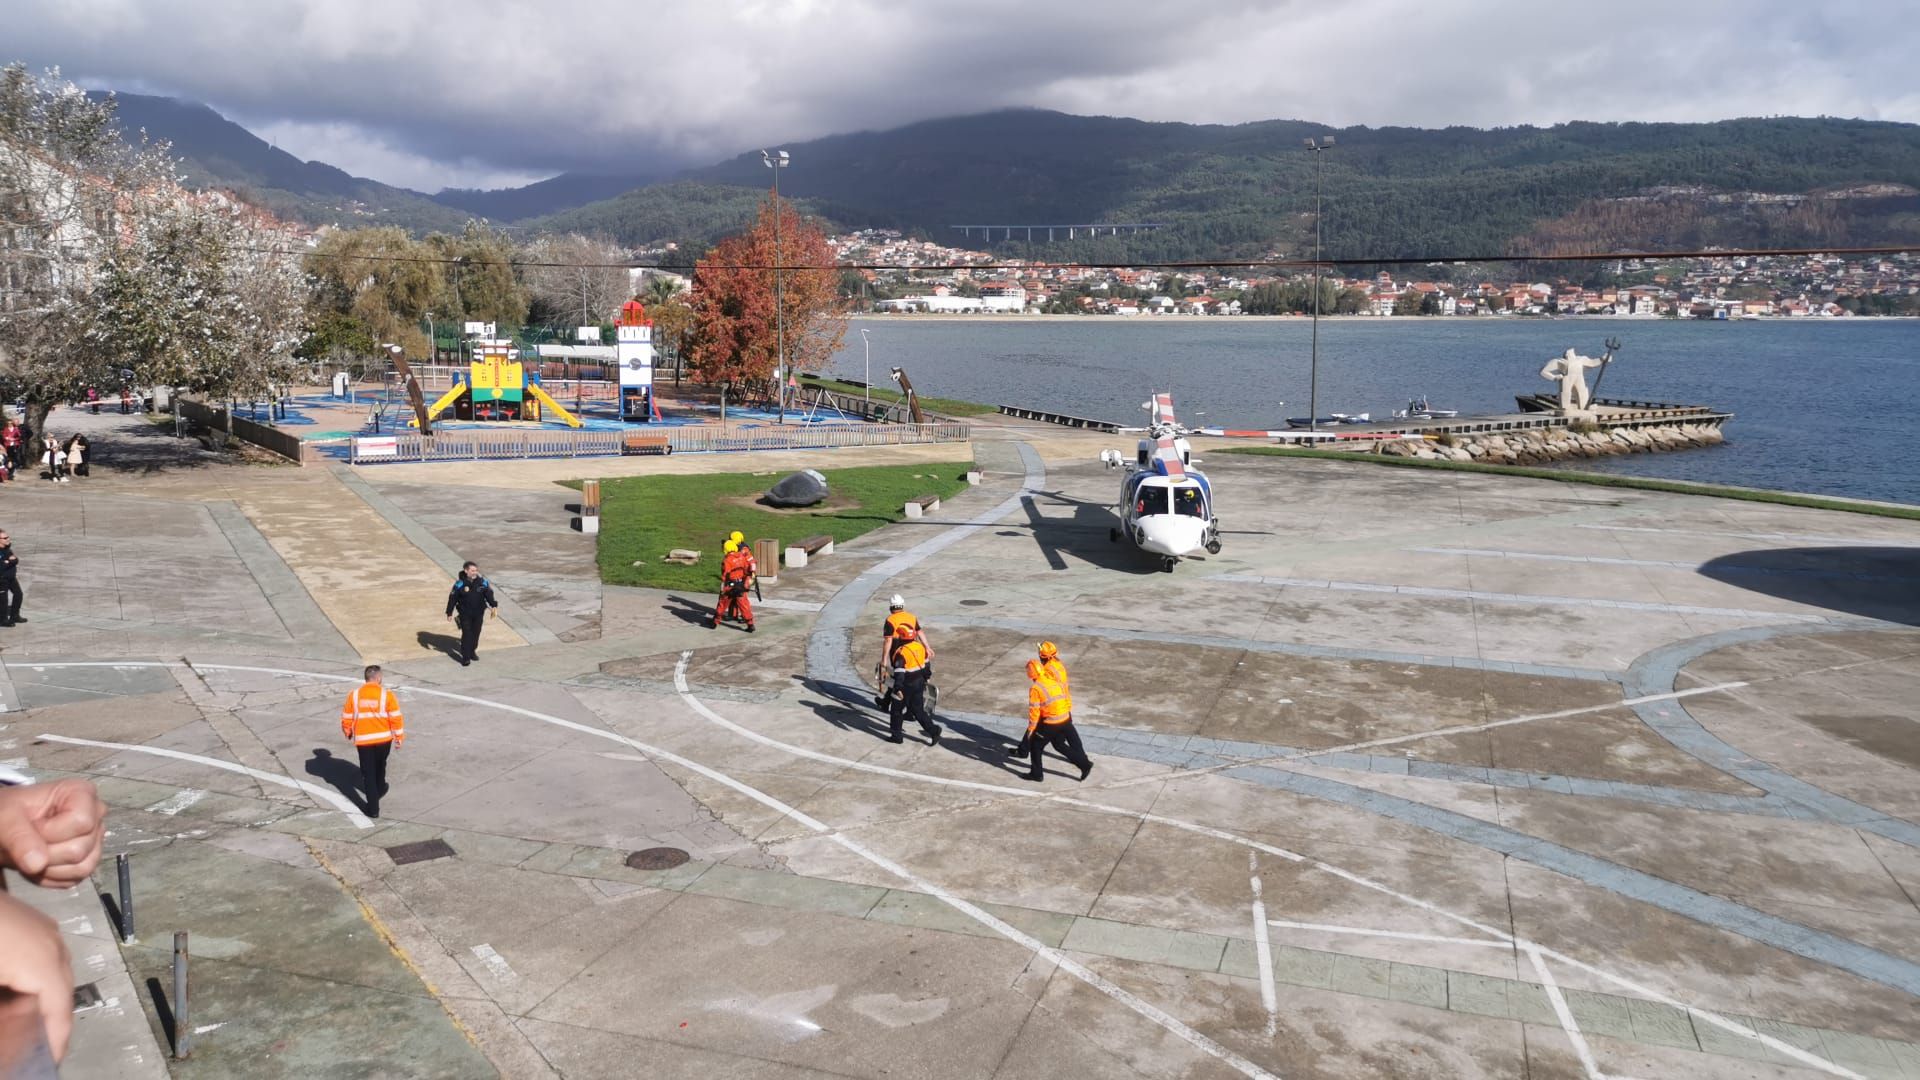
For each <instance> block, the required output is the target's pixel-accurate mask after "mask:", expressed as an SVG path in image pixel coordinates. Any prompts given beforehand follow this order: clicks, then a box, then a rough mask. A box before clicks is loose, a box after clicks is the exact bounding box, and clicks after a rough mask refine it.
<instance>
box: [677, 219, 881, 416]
mask: <svg viewBox="0 0 1920 1080" xmlns="http://www.w3.org/2000/svg"><path fill="white" fill-rule="evenodd" d="M776 212H777V213H778V214H779V215H780V218H779V222H780V225H779V228H780V243H779V258H778V259H777V260H776V259H775V256H774V215H775V213H776ZM833 261H834V260H833V249H832V248H831V247H829V246H828V245H827V236H826V234H825V233H824V232H822V231H820V229H819V228H818V227H817V226H815V225H813V224H812V223H810V222H808V221H806V220H805V219H803V218H802V217H801V216H800V215H799V214H798V213H797V212H796V211H795V210H794V209H793V206H792V204H791V203H789V202H787V200H785V199H782V200H780V205H779V208H778V210H777V211H776V209H775V207H774V201H773V199H772V197H771V196H769V197H768V199H767V201H766V202H765V203H764V204H762V206H761V208H760V216H759V219H758V220H757V221H755V222H754V225H753V228H751V229H749V230H748V231H746V232H744V233H741V234H739V235H737V236H730V237H728V238H727V239H725V240H722V241H721V242H720V244H719V246H717V247H715V248H714V249H713V250H712V251H709V252H708V253H707V257H706V258H704V259H702V260H700V261H699V262H698V263H696V264H695V265H694V270H693V316H694V324H693V340H692V344H691V347H690V348H689V349H688V350H687V365H688V367H689V368H691V369H692V371H693V372H694V374H695V376H696V377H697V378H699V379H700V380H701V381H703V382H708V383H729V384H734V385H746V386H759V387H766V386H768V385H769V384H770V383H771V382H772V380H773V378H774V371H775V369H776V368H777V367H778V364H779V356H778V352H777V350H776V348H775V344H774V341H775V336H776V335H775V327H774V308H775V301H774V297H775V293H776V290H775V288H774V270H773V267H774V266H775V265H776V262H777V264H778V265H779V266H781V267H783V268H784V269H783V270H782V271H781V273H780V277H781V279H782V280H781V283H780V289H779V292H781V293H783V294H784V296H785V306H784V311H783V312H782V314H783V321H784V323H785V332H786V350H787V366H788V368H789V370H793V371H818V370H819V369H821V368H823V367H825V366H826V363H827V359H828V358H829V357H831V356H832V355H833V354H834V352H835V351H837V350H838V349H839V348H840V343H841V341H842V339H844V338H845V337H846V333H847V314H846V308H845V305H844V304H842V303H841V300H840V273H839V271H838V270H836V269H834V268H833Z"/></svg>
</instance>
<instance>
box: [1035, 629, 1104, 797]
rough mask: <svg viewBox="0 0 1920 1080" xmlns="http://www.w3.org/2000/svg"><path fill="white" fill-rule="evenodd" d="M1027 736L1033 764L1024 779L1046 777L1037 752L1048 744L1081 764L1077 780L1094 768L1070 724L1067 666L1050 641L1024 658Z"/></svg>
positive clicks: (1071, 697)
mask: <svg viewBox="0 0 1920 1080" xmlns="http://www.w3.org/2000/svg"><path fill="white" fill-rule="evenodd" d="M1027 679H1028V680H1029V682H1030V685H1029V686H1028V687H1027V737H1026V738H1025V739H1024V740H1022V742H1024V743H1025V744H1026V745H1027V746H1028V753H1029V755H1031V756H1030V759H1029V760H1030V761H1031V762H1032V766H1031V767H1030V768H1029V769H1028V770H1027V773H1026V776H1025V779H1027V780H1031V781H1033V782H1034V783H1036V784H1037V783H1039V782H1040V781H1041V780H1043V779H1045V778H1046V773H1045V771H1044V770H1042V769H1041V768H1040V751H1041V749H1042V748H1044V747H1045V746H1046V745H1047V744H1048V743H1052V744H1053V745H1054V749H1055V751H1056V752H1058V753H1059V755H1060V756H1061V757H1064V758H1066V759H1067V760H1068V761H1070V762H1072V763H1074V764H1075V765H1078V766H1079V767H1080V779H1082V780H1085V779H1086V778H1087V774H1088V773H1090V772H1092V771H1093V761H1092V759H1091V758H1088V757H1087V751H1086V749H1085V748H1084V747H1082V746H1081V745H1080V733H1079V732H1078V731H1075V730H1074V727H1073V695H1072V693H1070V692H1069V689H1068V686H1067V666H1066V665H1065V664H1063V663H1061V662H1060V650H1059V649H1058V648H1056V647H1055V646H1054V644H1053V642H1051V641H1043V642H1041V643H1040V657H1039V659H1037V660H1029V661H1027Z"/></svg>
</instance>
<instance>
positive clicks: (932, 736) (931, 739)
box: [927, 724, 940, 746]
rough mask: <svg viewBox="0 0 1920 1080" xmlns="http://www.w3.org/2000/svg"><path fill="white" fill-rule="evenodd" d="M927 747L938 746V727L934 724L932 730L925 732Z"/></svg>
mask: <svg viewBox="0 0 1920 1080" xmlns="http://www.w3.org/2000/svg"><path fill="white" fill-rule="evenodd" d="M927 745H928V746H939V745H940V725H938V724H935V725H934V726H933V729H932V730H930V731H928V732H927Z"/></svg>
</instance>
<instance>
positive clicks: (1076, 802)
mask: <svg viewBox="0 0 1920 1080" xmlns="http://www.w3.org/2000/svg"><path fill="white" fill-rule="evenodd" d="M692 655H693V654H692V653H691V652H687V653H682V654H681V656H680V663H679V665H678V667H677V668H676V669H675V670H676V676H675V685H676V688H679V689H680V697H681V698H682V700H684V701H686V703H687V704H688V705H689V706H690V707H691V708H693V709H694V711H696V712H698V713H699V714H700V715H701V716H704V717H706V718H707V719H709V720H711V721H713V722H714V723H716V724H719V725H720V726H722V727H724V728H726V729H727V730H729V731H735V732H739V733H740V734H741V735H743V736H745V737H746V738H748V739H751V740H753V741H754V742H757V743H760V744H762V745H764V746H770V747H776V748H779V749H782V750H785V751H786V752H788V753H791V754H794V755H796V756H799V757H806V758H811V759H813V760H815V761H821V762H828V763H832V764H836V765H840V766H842V767H844V768H849V769H854V770H857V771H862V772H875V773H882V774H885V775H889V776H907V777H911V778H913V779H916V780H919V781H921V782H922V783H930V784H939V785H942V786H956V787H972V788H987V789H989V790H998V791H1005V792H1010V793H1014V794H1018V795H1024V796H1029V797H1031V796H1033V795H1034V792H1031V791H1023V790H1020V789H1018V788H996V787H995V786H993V785H987V784H976V783H973V782H971V781H964V780H951V779H948V778H947V777H944V776H931V775H928V774H925V773H911V772H908V771H906V770H903V769H890V768H887V767H885V766H881V765H871V764H868V763H867V762H864V761H855V760H853V759H851V758H843V757H835V756H834V755H832V754H823V753H820V752H819V751H816V750H808V749H805V748H804V747H799V746H793V745H791V744H788V743H783V742H780V741H779V740H777V739H772V738H769V737H767V736H765V735H762V734H760V733H759V732H756V731H750V730H748V729H747V728H744V727H741V726H740V725H738V724H736V723H734V722H733V721H731V720H728V719H726V718H725V717H723V716H721V715H720V714H718V713H716V712H714V711H713V710H712V709H709V708H708V707H707V706H706V705H705V703H703V702H701V701H700V699H698V698H696V697H694V696H693V694H692V693H691V692H690V691H688V690H686V689H685V686H686V665H687V659H688V658H689V657H690V656H692ZM1703 689H1704V688H1703ZM1682 693H1684V691H1682ZM1670 696H1672V695H1653V697H1656V698H1664V697H1670ZM1617 705H1618V703H1616V707H1617ZM1320 752H1322V753H1324V751H1320ZM1241 764H1247V763H1245V762H1242V763H1241ZM1176 775H1184V774H1176ZM1169 779H1170V777H1169ZM1044 798H1048V799H1053V800H1056V801H1058V802H1060V803H1063V804H1065V805H1068V806H1081V807H1086V808H1088V809H1092V810H1100V811H1104V812H1107V813H1114V814H1124V815H1128V816H1131V817H1136V818H1140V819H1142V820H1145V821H1150V822H1154V823H1157V824H1162V825H1167V826H1170V827H1172V828H1177V829H1185V830H1187V831H1189V832H1194V833H1199V834H1201V835H1205V836H1212V837H1215V838H1216V839H1220V840H1223V841H1226V842H1228V843H1232V844H1238V845H1241V846H1243V847H1249V848H1253V849H1255V850H1257V851H1264V852H1267V853H1269V854H1272V855H1277V856H1279V857H1281V858H1283V859H1287V860H1289V861H1292V862H1299V863H1304V864H1306V865H1308V866H1311V867H1313V868H1314V869H1316V870H1320V871H1323V872H1325V873H1328V874H1332V875H1333V876H1335V877H1338V878H1340V879H1341V880H1343V881H1347V882H1351V883H1352V884H1355V885H1358V886H1360V887H1362V888H1365V889H1369V890H1372V891H1374V892H1377V893H1380V894H1382V895H1384V896H1389V897H1392V898H1394V899H1396V900H1399V901H1400V902H1401V903H1404V904H1407V905H1409V906H1412V907H1416V908H1419V909H1420V910H1422V911H1426V912H1430V913H1432V914H1434V915H1437V916H1439V917H1441V918H1443V919H1446V920H1448V921H1449V922H1453V923H1457V924H1459V925H1461V926H1465V927H1467V928H1468V929H1471V930H1474V931H1476V932H1478V933H1481V934H1485V935H1487V936H1488V937H1492V938H1496V939H1498V940H1499V941H1502V942H1506V943H1507V944H1508V945H1509V946H1510V947H1512V948H1537V949H1539V950H1540V952H1541V954H1542V955H1543V956H1548V957H1551V958H1553V959H1554V960H1556V961H1559V962H1560V963H1563V964H1568V965H1570V966H1572V967H1574V968H1577V969H1579V970H1581V971H1584V972H1586V973H1588V974H1590V975H1593V976H1594V977H1596V978H1600V979H1604V980H1606V981H1607V982H1610V983H1612V984H1613V985H1615V986H1618V987H1620V988H1621V989H1623V990H1626V991H1628V992H1629V993H1632V994H1635V995H1638V996H1639V997H1643V998H1646V999H1647V1000H1649V1001H1655V1002H1658V1003H1660V1004H1662V1005H1666V1006H1669V1007H1671V1008H1675V1009H1679V1010H1681V1011H1683V1012H1685V1013H1687V1014H1688V1015H1690V1016H1693V1017H1695V1018H1697V1019H1700V1020H1703V1021H1705V1022H1707V1023H1709V1024H1712V1025H1713V1026H1715V1027H1717V1028H1720V1029H1721V1030H1723V1031H1726V1032H1728V1033H1730V1034H1733V1035H1738V1036H1740V1037H1741V1038H1744V1039H1751V1040H1753V1041H1755V1042H1758V1043H1760V1044H1761V1045H1763V1046H1765V1047H1767V1048H1768V1049H1769V1050H1772V1051H1774V1052H1775V1053H1779V1054H1784V1055H1786V1056H1787V1057H1790V1058H1792V1059H1794V1060H1795V1061H1798V1062H1800V1063H1802V1064H1804V1065H1807V1066H1808V1067H1810V1068H1814V1069H1818V1070H1820V1071H1821V1072H1825V1073H1831V1074H1832V1075H1834V1076H1843V1077H1848V1078H1850V1080H1863V1078H1862V1077H1860V1075H1859V1074H1858V1073H1855V1072H1852V1071H1851V1070H1849V1069H1847V1068H1845V1067H1843V1066H1840V1065H1836V1064H1834V1063H1833V1062H1831V1061H1828V1060H1827V1059H1825V1058H1822V1057H1817V1056H1815V1055H1814V1054H1811V1053H1809V1052H1807V1051H1805V1050H1802V1049H1800V1048H1799V1047H1797V1046H1794V1045H1793V1044H1791V1043H1788V1042H1785V1041H1783V1040H1781V1039H1777V1038H1774V1037H1773V1036H1771V1035H1766V1034H1763V1033H1761V1032H1758V1031H1755V1030H1754V1029H1752V1028H1749V1027H1743V1026H1741V1025H1739V1024H1736V1023H1734V1022H1733V1021H1731V1020H1727V1019H1725V1018H1724V1017H1721V1016H1719V1015H1717V1014H1714V1013H1711V1012H1708V1011H1707V1010H1705V1009H1700V1008H1695V1007H1694V1006H1692V1005H1687V1004H1684V1003H1682V1002H1680V1001H1676V1000H1674V999H1673V998H1671V997H1668V996H1667V995H1665V994H1662V993H1660V992H1659V991H1658V990H1654V989H1652V988H1650V987H1647V986H1643V985H1641V984H1640V983H1637V982H1634V981H1633V980H1631V979H1628V978H1626V977H1624V976H1621V975H1615V974H1613V973H1612V972H1610V971H1605V970H1603V969H1601V968H1598V967H1595V966H1593V965H1592V964H1588V963H1586V962H1584V961H1581V960H1576V959H1574V958H1573V957H1571V956H1568V955H1566V954H1564V953H1561V952H1557V951H1555V950H1553V949H1550V948H1548V947H1547V946H1544V945H1541V944H1539V943H1538V942H1533V941H1528V940H1527V939H1525V938H1520V937H1516V936H1514V935H1513V934H1509V933H1507V932H1506V931H1504V930H1497V929H1495V928H1494V927H1491V926H1488V925H1486V924H1484V923H1481V922H1479V921H1477V920H1475V919H1473V918H1471V917H1469V916H1466V915H1461V914H1459V913H1457V912H1453V911H1448V910H1447V909H1446V908H1443V907H1441V906H1439V905H1438V904H1434V903H1431V902H1429V901H1426V900H1422V899H1420V898H1419V897H1416V896H1410V895H1408V894H1406V893H1403V892H1400V891H1399V890H1397V889H1394V888H1393V887H1391V886H1388V885H1384V884H1381V883H1380V882H1377V881H1374V880H1372V879H1371V878H1366V877H1362V876H1360V875H1359V874H1356V873H1354V872H1353V871H1351V870H1347V869H1344V868H1342V867H1338V866H1335V865H1333V864H1332V863H1327V862H1322V861H1320V860H1319V859H1314V858H1310V857H1308V856H1306V855H1302V854H1300V853H1298V852H1294V851H1288V850H1286V849H1285V848H1278V847H1274V846H1273V845H1270V844H1263V843H1261V842H1260V841H1257V840H1253V839H1250V838H1248V837H1244V836H1237V835H1235V834H1233V833H1229V832H1227V831H1225V830H1223V829H1214V828H1211V827H1208V826H1205V825H1196V824H1194V823H1192V822H1186V821H1180V820H1178V819H1175V818H1166V817H1161V816H1160V815H1158V814H1142V813H1140V812H1138V811H1134V810H1128V809H1126V808H1124V807H1117V806H1107V805H1104V804H1101V803H1094V802H1087V801H1085V800H1082V799H1075V798H1071V797H1061V796H1044ZM796 813H797V811H796ZM808 820H811V819H808ZM830 835H832V836H833V837H834V838H835V839H838V834H837V833H836V834H830ZM1269 921H1270V922H1271V920H1269Z"/></svg>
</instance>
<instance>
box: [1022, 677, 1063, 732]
mask: <svg viewBox="0 0 1920 1080" xmlns="http://www.w3.org/2000/svg"><path fill="white" fill-rule="evenodd" d="M1027 678H1029V679H1032V680H1033V685H1032V686H1029V687H1027V734H1029V735H1031V734H1033V730H1034V729H1035V728H1037V727H1039V726H1040V725H1041V724H1064V723H1066V722H1067V721H1068V720H1071V719H1073V695H1072V694H1070V693H1068V691H1067V665H1065V664H1063V663H1061V662H1060V661H1058V660H1029V661H1027Z"/></svg>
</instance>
